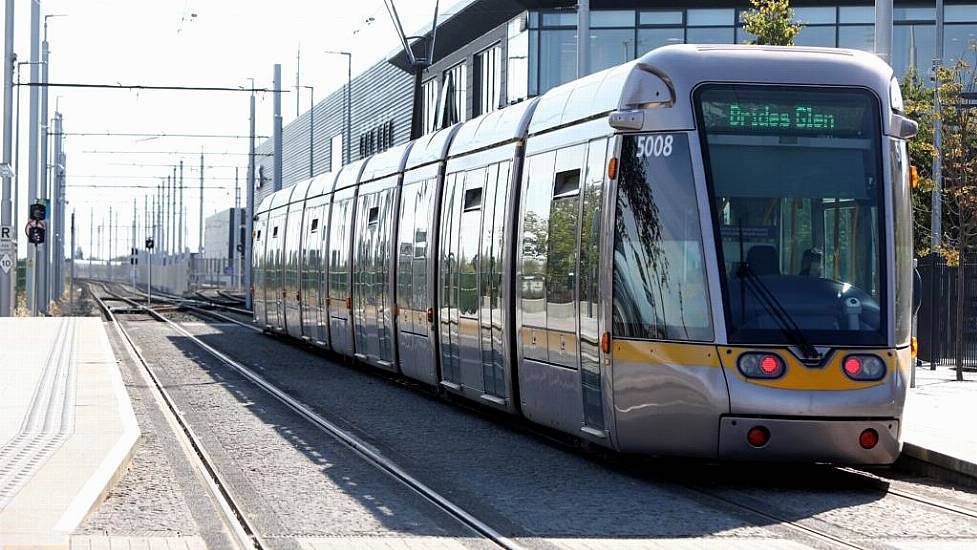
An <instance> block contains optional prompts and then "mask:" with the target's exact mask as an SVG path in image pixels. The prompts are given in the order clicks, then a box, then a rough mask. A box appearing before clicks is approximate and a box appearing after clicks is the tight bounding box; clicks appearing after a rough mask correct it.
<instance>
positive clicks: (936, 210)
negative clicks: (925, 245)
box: [930, 0, 943, 253]
mask: <svg viewBox="0 0 977 550" xmlns="http://www.w3.org/2000/svg"><path fill="white" fill-rule="evenodd" d="M942 67H943V0H937V1H936V59H934V60H933V74H934V76H935V77H936V85H935V87H934V90H933V112H934V113H935V114H936V120H935V121H934V124H933V148H934V149H935V150H936V154H934V155H933V194H932V197H931V198H932V209H931V213H930V233H931V239H932V241H931V243H930V244H931V248H932V249H933V252H934V253H936V251H937V250H939V248H940V246H941V245H942V244H943V120H942V116H941V114H942V112H943V104H942V98H941V97H940V69H941V68H942Z"/></svg>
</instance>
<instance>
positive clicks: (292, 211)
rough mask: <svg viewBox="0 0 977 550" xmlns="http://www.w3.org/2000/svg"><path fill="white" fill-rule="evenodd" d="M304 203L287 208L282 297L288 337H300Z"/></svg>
mask: <svg viewBox="0 0 977 550" xmlns="http://www.w3.org/2000/svg"><path fill="white" fill-rule="evenodd" d="M303 205H304V201H297V202H293V203H292V204H291V205H289V207H288V223H287V224H286V229H285V252H284V254H283V256H282V257H283V258H284V261H285V269H284V272H285V281H284V284H283V286H282V288H283V291H282V297H283V298H284V300H283V301H284V304H285V329H286V331H287V332H288V335H289V336H293V337H295V338H301V337H302V294H301V288H302V287H301V284H300V283H301V280H300V275H301V270H302V265H301V264H302V216H303V214H304V209H303Z"/></svg>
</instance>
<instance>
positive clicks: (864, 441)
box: [858, 428, 879, 449]
mask: <svg viewBox="0 0 977 550" xmlns="http://www.w3.org/2000/svg"><path fill="white" fill-rule="evenodd" d="M858 444H859V445H861V446H862V448H863V449H872V448H874V447H875V446H876V445H878V444H879V432H877V431H875V430H873V429H872V428H868V429H867V430H864V431H863V432H862V435H860V436H858Z"/></svg>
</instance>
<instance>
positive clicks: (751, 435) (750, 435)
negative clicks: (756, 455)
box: [746, 426, 770, 447]
mask: <svg viewBox="0 0 977 550" xmlns="http://www.w3.org/2000/svg"><path fill="white" fill-rule="evenodd" d="M746 441H747V443H749V444H750V445H751V446H753V447H763V446H764V445H766V444H767V442H768V441H770V430H768V429H766V428H764V427H763V426H754V427H752V428H750V431H748V432H746Z"/></svg>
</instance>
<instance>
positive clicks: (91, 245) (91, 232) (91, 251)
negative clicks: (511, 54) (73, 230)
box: [88, 208, 95, 279]
mask: <svg viewBox="0 0 977 550" xmlns="http://www.w3.org/2000/svg"><path fill="white" fill-rule="evenodd" d="M93 257H95V209H94V208H89V209H88V278H89V279H91V278H93V275H92V274H93V273H94V272H93V271H92V258H93Z"/></svg>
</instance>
